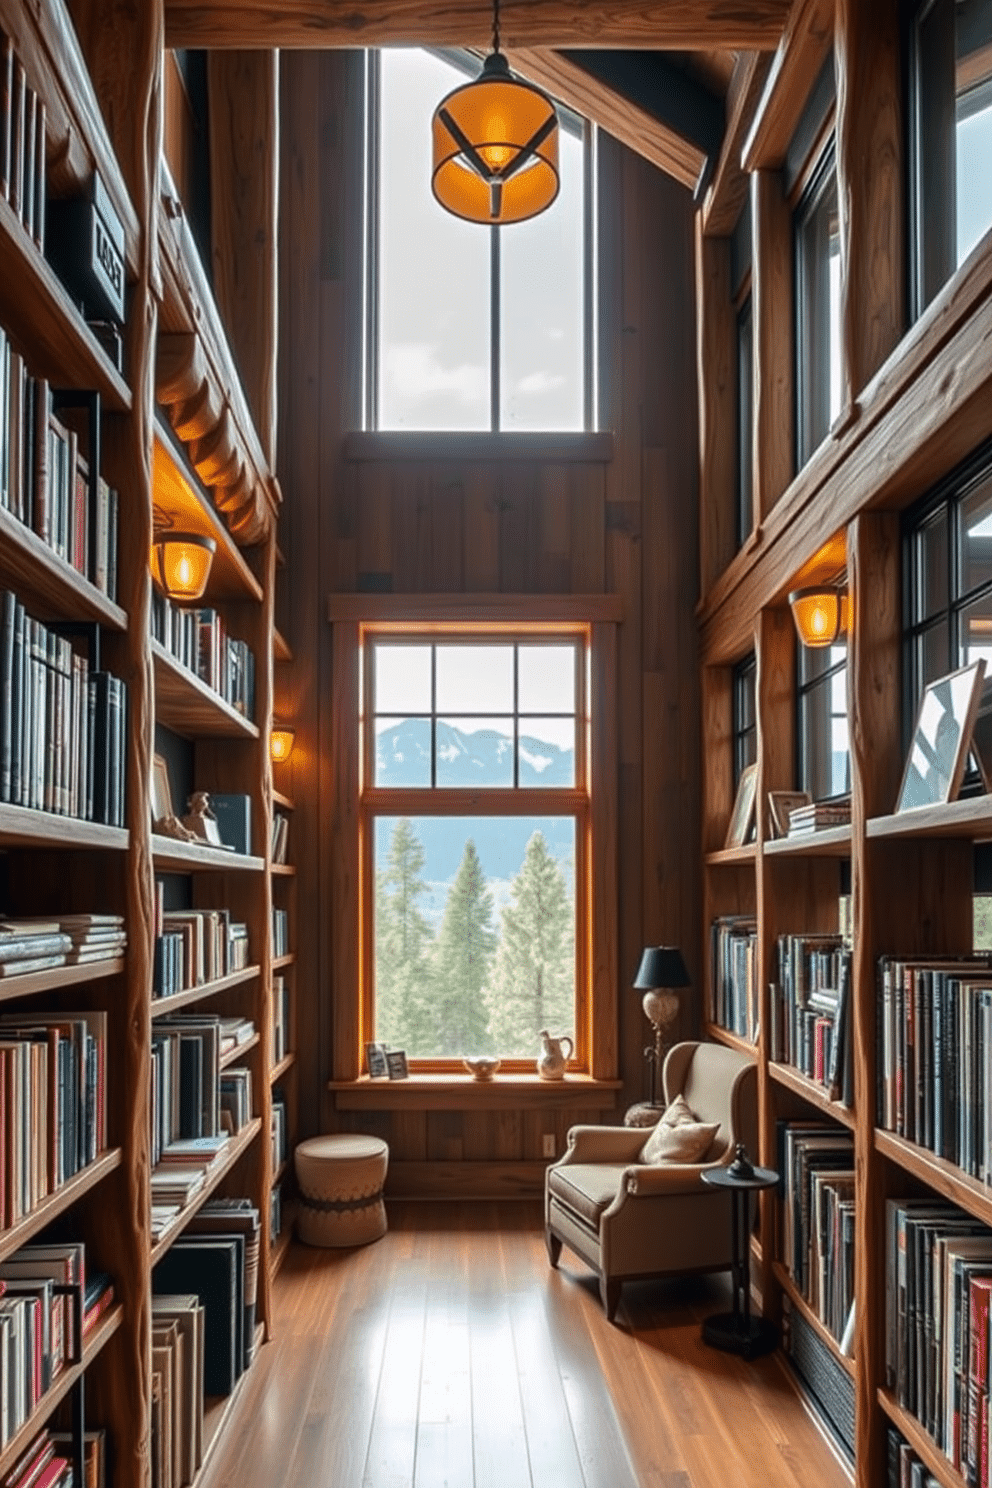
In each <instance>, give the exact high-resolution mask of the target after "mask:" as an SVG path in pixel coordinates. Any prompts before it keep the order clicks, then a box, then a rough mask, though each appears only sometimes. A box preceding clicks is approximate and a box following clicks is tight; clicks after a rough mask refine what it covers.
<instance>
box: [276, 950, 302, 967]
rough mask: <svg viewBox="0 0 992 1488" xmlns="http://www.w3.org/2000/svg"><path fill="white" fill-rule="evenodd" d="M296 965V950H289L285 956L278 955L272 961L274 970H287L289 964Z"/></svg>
mask: <svg viewBox="0 0 992 1488" xmlns="http://www.w3.org/2000/svg"><path fill="white" fill-rule="evenodd" d="M295 965H296V952H295V951H289V952H288V953H287V954H286V955H285V956H276V957H274V959H273V962H272V970H273V971H285V970H286V968H287V966H295Z"/></svg>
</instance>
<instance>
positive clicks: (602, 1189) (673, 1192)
mask: <svg viewBox="0 0 992 1488" xmlns="http://www.w3.org/2000/svg"><path fill="white" fill-rule="evenodd" d="M664 1087H665V1101H666V1104H668V1103H670V1102H671V1101H673V1100H674V1099H675V1097H676V1096H677V1095H678V1094H679V1093H681V1094H682V1095H683V1096H684V1098H685V1100H686V1102H687V1104H688V1105H689V1107H690V1108H691V1110H692V1112H693V1114H694V1115H695V1116H696V1118H697V1120H698V1121H699V1122H708V1123H711V1124H712V1123H718V1129H717V1131H716V1134H715V1135H714V1136H713V1138H712V1141H711V1142H710V1145H709V1147H708V1149H707V1150H706V1151H705V1152H704V1153H703V1154H702V1158H701V1160H700V1161H698V1162H693V1163H680V1162H671V1161H667V1162H656V1163H644V1162H642V1161H641V1149H642V1148H643V1147H644V1144H645V1141H646V1139H647V1138H648V1137H649V1136H650V1135H651V1132H650V1130H647V1131H646V1130H645V1129H644V1128H637V1127H623V1126H573V1127H572V1129H571V1131H570V1132H569V1134H568V1148H567V1150H566V1152H565V1155H564V1156H563V1157H562V1158H561V1159H560V1160H559V1161H558V1162H556V1163H553V1164H552V1166H551V1167H549V1168H548V1171H547V1176H546V1179H545V1190H544V1214H545V1238H546V1240H547V1245H548V1256H549V1258H550V1260H551V1264H552V1266H557V1264H558V1259H559V1256H560V1255H561V1247H562V1245H563V1244H564V1245H567V1246H568V1247H569V1249H570V1250H573V1251H575V1253H576V1255H578V1256H580V1257H581V1258H582V1260H584V1261H585V1262H586V1263H587V1264H588V1265H589V1266H591V1267H592V1269H593V1270H594V1271H595V1272H597V1273H598V1275H599V1291H600V1296H601V1297H602V1299H603V1306H604V1308H605V1309H606V1316H607V1317H608V1318H609V1319H610V1321H611V1322H612V1321H613V1317H614V1314H615V1313H616V1310H617V1304H618V1303H619V1301H620V1289H621V1287H622V1285H623V1283H624V1282H625V1281H632V1280H634V1278H641V1277H648V1276H661V1275H664V1274H666V1273H671V1272H690V1271H723V1270H727V1269H729V1267H730V1264H731V1259H732V1255H731V1227H730V1226H731V1220H730V1195H729V1193H728V1192H727V1191H726V1190H720V1189H717V1188H710V1187H709V1186H708V1185H707V1184H705V1183H704V1182H703V1181H702V1178H701V1176H700V1175H701V1174H702V1172H703V1170H704V1169H705V1168H708V1167H718V1166H719V1165H720V1164H722V1163H730V1162H732V1161H733V1158H734V1151H735V1148H736V1145H737V1143H738V1142H744V1143H745V1144H746V1146H747V1150H748V1154H749V1156H750V1157H751V1158H752V1159H754V1158H755V1157H756V1156H757V1071H756V1067H755V1063H754V1060H753V1059H750V1058H749V1057H748V1056H747V1055H745V1054H739V1053H738V1052H737V1051H736V1050H735V1049H728V1048H725V1047H724V1046H723V1045H722V1044H695V1043H685V1044H676V1045H675V1047H674V1048H673V1049H672V1050H671V1051H670V1052H669V1054H668V1057H667V1059H666V1060H665V1067H664Z"/></svg>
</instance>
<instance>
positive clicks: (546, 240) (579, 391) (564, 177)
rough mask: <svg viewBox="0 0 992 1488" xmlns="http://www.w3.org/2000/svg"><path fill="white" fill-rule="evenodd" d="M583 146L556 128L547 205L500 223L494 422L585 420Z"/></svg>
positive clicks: (539, 424) (580, 423)
mask: <svg viewBox="0 0 992 1488" xmlns="http://www.w3.org/2000/svg"><path fill="white" fill-rule="evenodd" d="M583 155H584V145H583V142H582V140H581V139H580V138H578V137H577V136H576V135H574V134H570V133H569V132H568V131H567V130H566V129H564V128H562V129H560V130H559V147H558V165H559V170H560V172H561V189H560V191H559V193H558V197H557V200H556V201H555V203H554V206H553V207H552V208H551V210H550V211H548V212H544V213H542V215H541V216H540V217H534V218H532V220H531V221H530V222H519V223H514V224H513V225H512V226H510V227H506V228H503V229H501V232H502V236H501V238H500V255H501V263H502V276H501V280H502V282H501V286H500V316H501V326H500V334H501V343H502V344H501V347H500V357H501V369H500V427H501V428H503V429H581V428H583V427H584V423H585V385H584V374H583V366H584V360H585V306H584V300H585V293H584V284H583V261H584V257H585V252H584V233H585V226H584V221H583V218H584V201H583V197H584V175H585V173H584V162H583Z"/></svg>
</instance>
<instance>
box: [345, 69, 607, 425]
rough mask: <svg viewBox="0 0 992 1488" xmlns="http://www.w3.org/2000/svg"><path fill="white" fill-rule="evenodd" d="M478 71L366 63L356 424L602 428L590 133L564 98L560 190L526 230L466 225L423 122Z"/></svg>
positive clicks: (427, 125) (526, 224)
mask: <svg viewBox="0 0 992 1488" xmlns="http://www.w3.org/2000/svg"><path fill="white" fill-rule="evenodd" d="M478 70H479V62H478V60H477V59H476V58H474V57H471V56H469V55H467V54H462V53H457V52H451V53H447V52H445V53H436V52H426V51H421V50H389V51H382V52H370V53H369V54H368V88H367V97H368V123H369V148H368V154H367V163H368V171H367V190H366V200H367V217H366V250H367V251H366V255H365V262H366V269H367V294H366V336H365V424H366V427H368V428H371V429H382V430H463V431H464V430H477V431H485V432H495V431H501V430H510V431H514V430H516V431H524V430H537V431H576V432H580V431H582V430H585V429H592V428H594V427H595V393H594V355H593V341H594V327H593V281H594V236H593V223H592V202H593V195H594V192H593V159H594V152H593V138H592V130H591V126H590V125H588V124H586V123H585V121H583V120H581V119H580V118H579V117H578V116H577V115H575V114H573V113H571V112H570V111H569V110H567V109H565V108H563V107H562V106H561V105H558V115H559V120H560V126H561V127H560V145H559V169H560V173H561V189H560V191H559V194H558V197H557V199H556V201H555V202H554V204H553V206H552V207H551V208H550V209H549V210H548V211H546V212H544V213H542V214H541V216H539V217H536V218H534V219H533V220H531V221H529V222H522V223H516V224H513V225H510V226H506V227H502V228H496V227H486V226H479V225H477V224H474V223H468V222H462V221H460V220H459V219H458V218H456V217H452V216H451V215H450V214H449V213H448V212H446V211H444V210H443V209H442V208H441V207H440V206H439V205H438V203H437V202H436V201H435V200H434V197H433V196H432V194H431V185H430V178H431V116H432V114H433V111H434V109H435V107H436V105H437V103H438V102H439V100H440V99H441V98H443V97H444V95H445V94H446V93H449V92H450V91H451V90H452V88H455V87H457V86H459V85H460V84H462V83H463V82H464V81H465V78H466V76H473V77H474V76H475V75H476V73H477V72H478Z"/></svg>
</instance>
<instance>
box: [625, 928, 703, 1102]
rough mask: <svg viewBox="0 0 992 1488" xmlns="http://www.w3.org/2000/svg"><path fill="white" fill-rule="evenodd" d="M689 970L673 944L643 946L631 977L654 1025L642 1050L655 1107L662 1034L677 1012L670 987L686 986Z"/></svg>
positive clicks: (675, 998)
mask: <svg viewBox="0 0 992 1488" xmlns="http://www.w3.org/2000/svg"><path fill="white" fill-rule="evenodd" d="M688 986H689V973H688V972H687V971H686V969H685V962H684V961H683V959H682V952H681V951H680V950H679V949H678V947H677V946H645V948H644V954H643V955H642V956H641V964H640V966H639V967H638V968H637V975H636V977H635V978H634V988H635V990H636V991H638V992H643V993H644V996H643V998H642V999H641V1006H642V1007H643V1009H644V1012H645V1015H646V1017H647V1019H648V1021H649V1022H650V1023H651V1024H652V1025H653V1026H654V1047H653V1048H652V1046H651V1045H650V1044H649V1045H648V1047H647V1048H646V1049H645V1051H644V1053H645V1056H646V1058H647V1059H649V1060H650V1062H651V1104H652V1106H657V1105H658V1104H659V1101H658V1072H659V1070H660V1069H661V1056H662V1053H663V1051H664V1047H665V1034H666V1031H667V1030H668V1028H669V1027H670V1026H671V1024H672V1023H674V1022H675V1019H676V1018H677V1017H678V1012H679V999H678V996H677V995H676V993H675V992H674V991H673V990H672V988H674V987H688Z"/></svg>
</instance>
